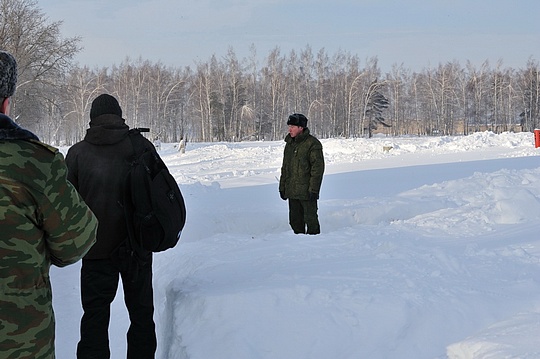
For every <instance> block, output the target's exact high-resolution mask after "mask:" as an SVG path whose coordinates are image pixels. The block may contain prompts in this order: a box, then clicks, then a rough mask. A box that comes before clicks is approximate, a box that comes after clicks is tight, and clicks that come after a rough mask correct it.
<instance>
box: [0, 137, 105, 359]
mask: <svg viewBox="0 0 540 359" xmlns="http://www.w3.org/2000/svg"><path fill="white" fill-rule="evenodd" d="M66 171H67V169H66V167H65V163H64V160H63V158H62V155H61V153H60V152H59V151H58V150H56V149H53V148H50V147H48V146H46V145H43V144H40V143H31V142H29V141H0V338H1V339H0V358H36V359H37V358H39V359H51V358H54V337H55V335H54V332H55V328H54V327H55V322H54V314H53V308H52V290H51V284H50V278H49V268H50V265H51V262H53V263H55V264H57V265H60V266H63V265H67V264H69V263H73V262H75V261H76V260H78V259H79V258H81V257H82V256H84V254H85V253H86V252H87V251H88V250H89V248H90V247H91V246H92V244H93V243H94V242H95V236H96V230H97V220H96V218H95V216H94V215H93V214H92V212H91V211H90V210H89V209H88V207H87V206H86V204H85V203H84V202H83V201H82V199H81V197H80V196H79V195H78V193H77V192H76V191H75V189H74V188H73V186H72V185H71V184H69V183H68V182H67V180H66Z"/></svg>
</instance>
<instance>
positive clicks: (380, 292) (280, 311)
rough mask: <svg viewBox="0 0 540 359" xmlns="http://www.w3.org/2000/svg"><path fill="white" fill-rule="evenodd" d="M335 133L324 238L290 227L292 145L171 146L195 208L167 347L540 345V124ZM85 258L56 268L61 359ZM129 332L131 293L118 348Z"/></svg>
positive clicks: (261, 353)
mask: <svg viewBox="0 0 540 359" xmlns="http://www.w3.org/2000/svg"><path fill="white" fill-rule="evenodd" d="M321 142H322V144H323V152H324V157H325V163H326V169H325V175H324V179H323V183H322V187H321V192H320V200H319V202H318V206H319V219H320V222H321V234H319V235H316V236H310V235H295V234H294V233H293V232H292V230H291V229H290V227H289V225H288V208H287V202H285V201H283V200H281V198H280V197H279V193H278V181H277V178H278V177H279V168H280V165H281V159H282V156H283V149H284V145H285V143H284V141H267V142H263V141H261V142H239V143H191V142H188V143H187V147H186V151H185V153H181V152H178V150H177V148H176V147H175V146H176V145H177V144H174V143H165V144H162V146H161V148H160V154H161V157H162V158H163V160H164V161H165V163H166V164H167V166H168V167H169V169H170V171H171V173H172V174H173V176H174V177H175V179H176V181H177V182H178V183H179V185H180V189H181V190H182V193H183V195H184V198H185V201H186V208H187V221H186V226H185V228H184V230H183V232H182V236H181V239H180V242H179V243H178V245H177V246H176V247H175V248H173V249H170V250H168V251H165V252H161V253H157V254H155V255H154V264H153V270H154V293H155V295H154V303H155V308H156V310H155V316H154V317H155V321H156V326H157V336H158V353H157V355H156V358H157V359H172V358H174V359H188V358H189V359H215V358H235V359H254V358H257V359H328V358H339V359H358V358H370V359H404V358H414V359H486V358H519V359H538V358H539V357H540V343H539V341H538V333H539V331H540V238H539V237H538V233H539V232H540V161H539V156H540V148H535V146H534V140H533V134H532V133H503V134H500V135H495V134H493V133H491V132H482V133H475V134H471V135H469V136H455V137H454V136H451V137H448V136H444V137H402V138H391V137H382V136H376V137H374V138H371V139H365V138H357V139H322V140H321ZM385 146H390V147H392V149H391V150H390V151H388V152H385V151H383V147H385ZM61 151H62V152H63V153H66V151H67V148H61ZM79 270H80V262H78V263H77V264H75V265H72V266H68V267H65V268H56V267H53V268H52V271H51V282H52V287H53V305H54V310H55V313H56V321H57V326H56V328H57V331H56V333H57V336H56V347H57V356H56V357H57V358H58V359H72V358H74V357H75V350H76V345H77V341H78V336H79V330H78V328H79V321H80V318H81V314H82V313H81V305H80V296H79ZM127 327H128V319H127V313H126V309H125V307H124V305H123V303H122V290H121V289H120V290H119V291H118V293H117V297H116V299H115V301H114V303H113V305H112V319H111V324H110V343H111V352H112V355H111V358H125V351H126V343H125V338H126V331H127Z"/></svg>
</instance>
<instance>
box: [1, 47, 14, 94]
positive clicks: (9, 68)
mask: <svg viewBox="0 0 540 359" xmlns="http://www.w3.org/2000/svg"><path fill="white" fill-rule="evenodd" d="M16 87H17V61H15V58H14V57H13V55H11V54H10V53H9V52H5V51H1V50H0V98H5V97H11V96H13V94H14V93H15V88H16Z"/></svg>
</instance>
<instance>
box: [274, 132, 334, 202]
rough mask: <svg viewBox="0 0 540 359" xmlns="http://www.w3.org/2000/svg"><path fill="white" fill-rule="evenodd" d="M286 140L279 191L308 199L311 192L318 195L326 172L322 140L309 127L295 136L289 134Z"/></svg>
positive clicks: (288, 196)
mask: <svg viewBox="0 0 540 359" xmlns="http://www.w3.org/2000/svg"><path fill="white" fill-rule="evenodd" d="M285 142H286V145H285V149H284V151H283V164H282V166H281V177H280V179H279V192H282V193H283V194H284V196H285V198H291V199H299V200H308V199H309V193H310V192H311V193H315V194H317V195H318V194H319V191H320V189H321V184H322V179H323V173H324V157H323V149H322V144H321V142H320V141H319V140H318V139H316V138H315V137H313V136H312V135H311V134H310V133H309V129H308V128H304V131H303V132H302V133H301V134H299V135H298V136H296V137H295V138H292V137H291V135H290V134H288V135H287V137H285Z"/></svg>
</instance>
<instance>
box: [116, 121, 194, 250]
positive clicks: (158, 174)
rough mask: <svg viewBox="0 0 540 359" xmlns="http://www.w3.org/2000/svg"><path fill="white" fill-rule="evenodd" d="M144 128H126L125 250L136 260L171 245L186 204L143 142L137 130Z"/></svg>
mask: <svg viewBox="0 0 540 359" xmlns="http://www.w3.org/2000/svg"><path fill="white" fill-rule="evenodd" d="M148 131H149V129H145V128H141V129H139V128H135V129H131V130H130V131H129V139H130V140H131V143H132V145H133V149H134V156H133V161H132V163H131V169H130V170H129V172H128V174H127V176H126V182H125V191H124V212H125V215H126V221H127V225H128V234H129V238H128V249H130V250H131V251H132V253H133V254H134V255H135V256H136V258H137V259H138V260H139V261H144V258H148V252H161V251H164V250H167V249H169V248H172V247H174V246H175V245H176V244H177V243H178V240H179V239H180V234H181V233H182V229H183V228H184V224H185V222H186V207H185V203H184V198H183V197H182V193H181V192H180V189H179V188H178V184H177V183H176V181H175V179H174V177H173V176H172V175H171V174H170V173H169V170H168V169H167V166H166V165H165V163H163V160H162V159H161V158H160V157H159V155H158V153H157V152H156V151H155V150H154V149H150V148H148V147H147V145H145V139H144V137H143V136H142V134H141V132H148Z"/></svg>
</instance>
